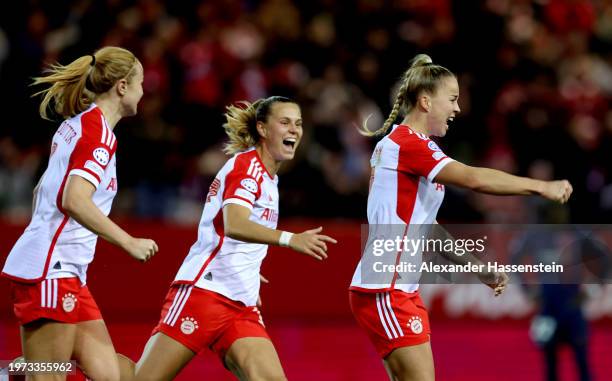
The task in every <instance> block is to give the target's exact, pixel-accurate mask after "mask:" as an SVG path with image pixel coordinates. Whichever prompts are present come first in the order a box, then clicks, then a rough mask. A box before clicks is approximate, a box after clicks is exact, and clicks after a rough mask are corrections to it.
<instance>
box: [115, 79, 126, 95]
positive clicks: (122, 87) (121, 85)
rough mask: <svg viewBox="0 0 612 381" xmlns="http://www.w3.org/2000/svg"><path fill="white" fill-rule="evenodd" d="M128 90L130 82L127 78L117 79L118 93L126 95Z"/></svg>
mask: <svg viewBox="0 0 612 381" xmlns="http://www.w3.org/2000/svg"><path fill="white" fill-rule="evenodd" d="M127 90H128V82H127V79H125V78H123V79H120V80H118V81H117V93H119V96H124V95H125V94H126V93H127Z"/></svg>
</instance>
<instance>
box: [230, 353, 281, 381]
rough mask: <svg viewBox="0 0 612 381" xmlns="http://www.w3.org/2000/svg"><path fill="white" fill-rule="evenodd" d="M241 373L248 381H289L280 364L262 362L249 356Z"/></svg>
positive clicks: (241, 367) (241, 368)
mask: <svg viewBox="0 0 612 381" xmlns="http://www.w3.org/2000/svg"><path fill="white" fill-rule="evenodd" d="M239 373H240V374H242V375H244V378H245V379H246V380H248V381H287V377H286V376H285V373H284V372H283V369H282V367H281V366H280V365H279V364H275V363H268V362H265V361H261V358H259V359H258V358H256V356H248V357H247V358H246V359H245V361H244V363H243V364H242V366H240V370H239Z"/></svg>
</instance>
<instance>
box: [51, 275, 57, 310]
mask: <svg viewBox="0 0 612 381" xmlns="http://www.w3.org/2000/svg"><path fill="white" fill-rule="evenodd" d="M52 300H53V306H52V307H53V308H57V279H53V299H52Z"/></svg>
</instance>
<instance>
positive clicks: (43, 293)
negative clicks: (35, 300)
mask: <svg viewBox="0 0 612 381" xmlns="http://www.w3.org/2000/svg"><path fill="white" fill-rule="evenodd" d="M46 285H47V280H46V279H45V280H43V281H42V282H40V306H41V307H46V305H45V304H46V302H47V289H46V287H45V286H46Z"/></svg>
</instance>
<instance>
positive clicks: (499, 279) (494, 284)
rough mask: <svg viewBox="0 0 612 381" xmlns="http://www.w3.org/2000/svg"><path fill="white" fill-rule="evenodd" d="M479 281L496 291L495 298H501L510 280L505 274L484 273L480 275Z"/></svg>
mask: <svg viewBox="0 0 612 381" xmlns="http://www.w3.org/2000/svg"><path fill="white" fill-rule="evenodd" d="M478 279H480V281H481V282H482V283H483V284H486V285H487V286H489V287H490V288H492V289H493V291H495V296H499V295H501V294H502V292H504V290H505V289H506V285H507V284H508V281H509V280H510V278H509V277H508V274H506V273H505V272H495V271H484V272H481V273H478Z"/></svg>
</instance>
